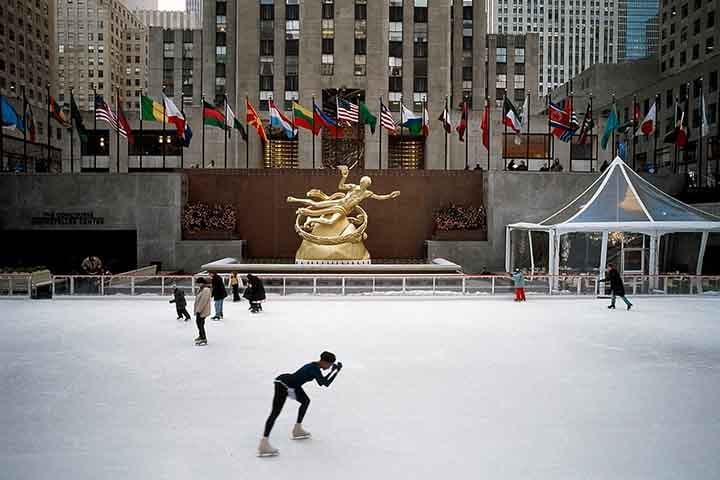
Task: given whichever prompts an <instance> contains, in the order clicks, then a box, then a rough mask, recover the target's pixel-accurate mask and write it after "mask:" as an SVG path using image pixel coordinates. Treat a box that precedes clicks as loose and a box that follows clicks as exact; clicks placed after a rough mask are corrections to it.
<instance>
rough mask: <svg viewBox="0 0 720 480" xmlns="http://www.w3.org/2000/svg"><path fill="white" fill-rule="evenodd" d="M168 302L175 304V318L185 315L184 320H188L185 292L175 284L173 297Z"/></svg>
mask: <svg viewBox="0 0 720 480" xmlns="http://www.w3.org/2000/svg"><path fill="white" fill-rule="evenodd" d="M170 303H174V304H175V310H176V311H177V319H178V320H180V319H182V318H183V317H185V321H186V322H187V321H188V320H190V314H189V313H188V311H187V308H185V307H187V300H185V292H183V289H182V288H180V287H178V286H177V285H175V287H174V288H173V299H172V300H170Z"/></svg>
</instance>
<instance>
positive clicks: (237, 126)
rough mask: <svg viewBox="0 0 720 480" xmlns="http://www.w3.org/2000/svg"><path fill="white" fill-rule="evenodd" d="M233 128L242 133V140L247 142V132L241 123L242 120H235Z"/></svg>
mask: <svg viewBox="0 0 720 480" xmlns="http://www.w3.org/2000/svg"><path fill="white" fill-rule="evenodd" d="M233 128H234V129H235V130H237V131H238V132H240V136H241V137H242V139H243V140H244V141H246V142H247V131H246V130H245V127H244V126H243V124H242V123H240V120H238V119H237V118H235V121H234V122H233Z"/></svg>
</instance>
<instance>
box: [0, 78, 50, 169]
mask: <svg viewBox="0 0 720 480" xmlns="http://www.w3.org/2000/svg"><path fill="white" fill-rule="evenodd" d="M0 158H2V156H0ZM47 160H48V171H49V170H50V84H49V83H48V84H47ZM0 163H2V162H0Z"/></svg>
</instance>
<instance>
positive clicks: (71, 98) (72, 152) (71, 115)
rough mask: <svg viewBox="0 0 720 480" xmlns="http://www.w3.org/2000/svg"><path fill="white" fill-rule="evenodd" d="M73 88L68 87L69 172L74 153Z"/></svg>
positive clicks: (72, 168)
mask: <svg viewBox="0 0 720 480" xmlns="http://www.w3.org/2000/svg"><path fill="white" fill-rule="evenodd" d="M73 90H74V89H73V87H70V173H74V172H75V153H74V151H73V150H74V149H73V135H74V133H75V126H74V125H73V123H74V120H75V119H74V118H73V112H72V110H73V103H74V100H75V99H74V97H73Z"/></svg>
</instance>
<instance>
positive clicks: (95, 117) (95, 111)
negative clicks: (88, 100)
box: [93, 88, 110, 169]
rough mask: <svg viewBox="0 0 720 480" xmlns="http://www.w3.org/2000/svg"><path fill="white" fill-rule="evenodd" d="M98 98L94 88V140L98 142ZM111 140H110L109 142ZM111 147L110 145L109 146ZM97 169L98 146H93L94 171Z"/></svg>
mask: <svg viewBox="0 0 720 480" xmlns="http://www.w3.org/2000/svg"><path fill="white" fill-rule="evenodd" d="M96 97H97V90H95V89H94V88H93V140H95V141H96V142H97V102H95V98H96ZM109 141H110V139H109V138H108V142H109ZM108 146H109V145H108ZM96 168H97V150H96V145H93V169H96Z"/></svg>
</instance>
